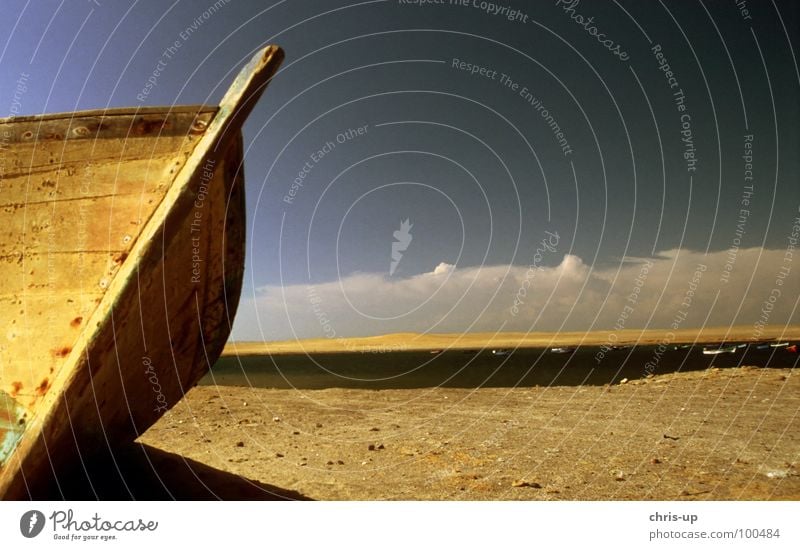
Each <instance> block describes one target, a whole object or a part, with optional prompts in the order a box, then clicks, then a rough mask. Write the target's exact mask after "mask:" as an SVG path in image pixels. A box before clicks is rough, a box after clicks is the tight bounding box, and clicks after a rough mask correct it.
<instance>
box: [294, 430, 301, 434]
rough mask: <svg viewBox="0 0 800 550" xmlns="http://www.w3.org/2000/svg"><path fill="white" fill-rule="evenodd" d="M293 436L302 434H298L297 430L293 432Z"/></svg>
mask: <svg viewBox="0 0 800 550" xmlns="http://www.w3.org/2000/svg"><path fill="white" fill-rule="evenodd" d="M292 435H300V432H298V431H297V430H295V431H293V432H292Z"/></svg>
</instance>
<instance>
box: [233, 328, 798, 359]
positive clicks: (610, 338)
mask: <svg viewBox="0 0 800 550" xmlns="http://www.w3.org/2000/svg"><path fill="white" fill-rule="evenodd" d="M798 339H800V326H795V325H790V326H785V327H780V326H772V327H765V328H764V329H763V331H762V332H760V333H758V334H757V337H756V335H755V334H754V330H753V327H752V326H734V327H707V328H703V329H700V330H698V329H685V330H676V331H668V330H660V329H652V330H620V331H613V332H612V331H592V332H560V333H551V332H531V333H523V332H499V333H496V334H492V333H465V334H419V333H414V332H405V333H398V334H387V335H381V336H371V337H363V338H318V339H311V340H287V341H280V342H229V343H228V344H227V345H226V346H225V350H224V351H223V356H232V355H263V354H273V355H277V354H296V353H332V352H354V351H362V352H392V351H415V350H432V349H485V348H490V349H491V348H518V347H522V348H528V347H537V348H539V347H544V348H547V347H562V346H578V345H588V346H592V345H594V346H599V345H603V344H605V343H608V342H612V343H614V344H618V345H622V344H626V345H627V344H634V343H638V344H640V345H647V344H660V343H662V342H664V341H667V342H669V343H670V344H683V343H686V344H690V343H699V344H706V343H708V344H711V343H718V342H752V341H756V340H757V341H772V340H781V341H786V340H798Z"/></svg>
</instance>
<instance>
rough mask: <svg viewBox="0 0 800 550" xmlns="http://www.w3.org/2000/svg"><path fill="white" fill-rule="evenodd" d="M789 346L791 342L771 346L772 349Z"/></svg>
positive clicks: (776, 343) (775, 343) (774, 343)
mask: <svg viewBox="0 0 800 550" xmlns="http://www.w3.org/2000/svg"><path fill="white" fill-rule="evenodd" d="M788 345H789V342H773V343H771V344H770V345H769V347H771V348H785V347H787V346H788Z"/></svg>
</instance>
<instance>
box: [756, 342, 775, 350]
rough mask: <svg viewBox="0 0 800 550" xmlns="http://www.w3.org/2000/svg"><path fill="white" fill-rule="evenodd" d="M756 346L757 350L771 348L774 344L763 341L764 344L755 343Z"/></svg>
mask: <svg viewBox="0 0 800 550" xmlns="http://www.w3.org/2000/svg"><path fill="white" fill-rule="evenodd" d="M755 347H756V349H757V350H759V351H763V350H767V349H770V348H771V347H772V346H771V345H770V344H768V343H763V344H755Z"/></svg>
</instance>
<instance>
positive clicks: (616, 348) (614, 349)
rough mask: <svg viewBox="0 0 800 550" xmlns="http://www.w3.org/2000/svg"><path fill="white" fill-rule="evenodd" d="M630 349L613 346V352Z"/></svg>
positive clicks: (628, 347)
mask: <svg viewBox="0 0 800 550" xmlns="http://www.w3.org/2000/svg"><path fill="white" fill-rule="evenodd" d="M630 348H631V347H630V346H611V351H622V350H626V349H630Z"/></svg>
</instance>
